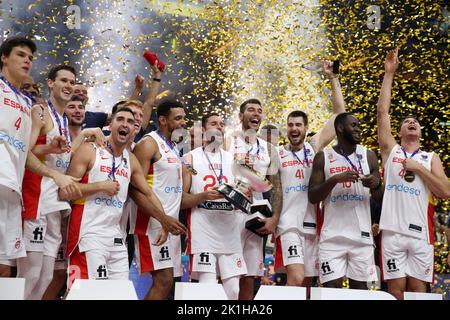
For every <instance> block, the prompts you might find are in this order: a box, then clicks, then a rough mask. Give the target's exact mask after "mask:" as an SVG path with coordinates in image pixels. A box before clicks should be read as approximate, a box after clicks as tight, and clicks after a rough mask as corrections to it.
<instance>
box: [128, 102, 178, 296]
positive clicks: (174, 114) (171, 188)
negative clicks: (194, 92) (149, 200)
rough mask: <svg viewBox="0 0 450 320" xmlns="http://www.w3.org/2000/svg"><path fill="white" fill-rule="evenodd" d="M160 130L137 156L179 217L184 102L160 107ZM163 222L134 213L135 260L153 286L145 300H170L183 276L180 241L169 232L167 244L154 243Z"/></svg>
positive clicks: (158, 193)
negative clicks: (177, 135)
mask: <svg viewBox="0 0 450 320" xmlns="http://www.w3.org/2000/svg"><path fill="white" fill-rule="evenodd" d="M157 115H158V121H159V130H158V131H153V132H151V133H149V134H147V135H145V137H144V138H143V139H142V140H141V141H140V142H139V143H138V144H137V145H136V147H135V149H134V154H135V155H136V157H137V159H138V160H139V163H140V164H141V167H142V169H143V172H145V173H146V179H147V181H148V182H149V185H150V187H152V189H153V192H154V193H155V194H156V196H157V197H158V198H159V199H160V201H161V203H162V205H163V207H164V212H165V213H166V214H167V215H169V216H172V217H173V218H175V219H177V220H178V214H179V211H180V204H181V197H182V160H181V158H180V156H179V153H178V150H177V149H176V148H175V143H174V142H172V137H173V134H174V132H175V131H176V130H177V129H183V128H184V125H185V120H184V118H185V112H184V107H183V105H182V104H181V103H180V102H178V101H173V100H167V101H165V102H162V103H161V104H160V105H159V106H158V108H157ZM161 231H162V229H161V225H160V223H159V222H158V221H157V220H156V219H154V218H151V217H148V216H147V215H144V214H143V213H142V212H141V208H139V209H138V211H137V214H136V215H135V214H132V216H131V218H130V233H134V235H135V249H136V260H137V261H136V262H137V265H138V270H139V272H140V273H141V274H142V273H146V272H150V273H151V274H152V279H153V285H152V287H151V289H150V290H149V292H148V293H147V295H146V297H145V299H151V300H154V299H159V300H161V299H167V297H168V295H169V293H170V291H171V289H172V285H173V277H180V276H181V275H182V271H181V241H180V237H179V236H174V235H170V236H169V239H168V241H167V242H166V243H164V244H162V245H155V244H154V243H155V239H156V238H158V237H159V234H160V233H161Z"/></svg>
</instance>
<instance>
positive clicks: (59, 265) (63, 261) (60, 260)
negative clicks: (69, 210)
mask: <svg viewBox="0 0 450 320" xmlns="http://www.w3.org/2000/svg"><path fill="white" fill-rule="evenodd" d="M69 217H70V216H69V215H67V216H63V217H62V218H61V236H62V241H61V245H60V246H59V250H58V254H57V256H56V260H55V270H67V266H68V264H67V258H66V255H67V253H66V251H67V232H68V228H69Z"/></svg>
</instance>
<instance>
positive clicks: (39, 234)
mask: <svg viewBox="0 0 450 320" xmlns="http://www.w3.org/2000/svg"><path fill="white" fill-rule="evenodd" d="M33 240H34V241H33ZM33 240H32V241H31V242H34V243H36V242H42V241H44V227H36V228H35V229H34V231H33Z"/></svg>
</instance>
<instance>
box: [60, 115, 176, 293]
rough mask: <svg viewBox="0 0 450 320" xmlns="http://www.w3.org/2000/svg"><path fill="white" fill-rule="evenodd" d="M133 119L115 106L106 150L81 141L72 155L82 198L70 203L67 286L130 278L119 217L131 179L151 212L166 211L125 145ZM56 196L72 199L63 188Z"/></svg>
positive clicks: (130, 134) (164, 239)
mask: <svg viewBox="0 0 450 320" xmlns="http://www.w3.org/2000/svg"><path fill="white" fill-rule="evenodd" d="M134 122H135V119H134V115H133V112H132V111H131V110H130V109H128V108H121V109H119V110H118V111H117V112H116V113H115V114H114V115H113V118H112V121H111V126H110V127H111V135H110V136H109V137H108V138H107V148H105V149H103V148H98V147H96V145H95V144H92V143H85V144H83V145H82V146H81V147H80V149H79V151H78V152H76V153H75V154H74V156H73V159H72V162H71V164H70V167H69V172H70V173H71V174H73V176H75V177H78V178H82V179H81V183H80V185H79V186H80V188H81V191H82V194H83V197H82V198H80V199H77V200H75V201H74V202H73V211H72V215H71V218H70V224H69V236H68V244H67V252H68V255H69V286H70V284H71V283H72V282H73V281H74V279H128V273H129V272H128V254H127V248H126V246H125V243H124V240H125V239H124V237H123V233H122V230H121V228H120V220H121V216H122V214H123V206H124V203H125V201H126V198H127V194H128V187H129V184H130V183H131V184H133V185H134V187H135V188H136V189H138V190H140V192H141V193H142V194H144V195H145V198H146V200H145V201H146V202H147V206H149V208H150V210H151V211H152V212H153V213H157V214H158V215H159V216H163V215H164V212H163V210H162V206H161V204H160V202H159V201H158V199H157V198H156V197H155V195H154V194H153V192H152V191H151V189H150V188H149V187H148V186H147V184H146V182H145V179H144V175H143V173H142V171H141V167H140V165H139V162H138V161H137V160H136V158H135V156H134V155H133V154H132V153H130V152H128V150H127V149H126V146H127V144H128V142H129V140H130V137H131V136H132V135H133V133H134ZM60 197H61V198H62V199H66V200H74V199H72V198H70V197H68V196H67V195H66V194H65V193H64V192H60ZM166 238H167V233H162V234H161V238H160V239H157V240H156V242H157V244H159V245H160V244H161V243H162V242H164V241H166Z"/></svg>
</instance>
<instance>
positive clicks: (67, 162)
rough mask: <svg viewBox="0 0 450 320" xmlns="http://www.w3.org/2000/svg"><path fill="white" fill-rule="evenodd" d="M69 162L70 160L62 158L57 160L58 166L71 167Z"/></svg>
mask: <svg viewBox="0 0 450 320" xmlns="http://www.w3.org/2000/svg"><path fill="white" fill-rule="evenodd" d="M69 164H70V161H65V160H61V159H58V160H56V167H57V168H63V169H67V168H68V167H69Z"/></svg>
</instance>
